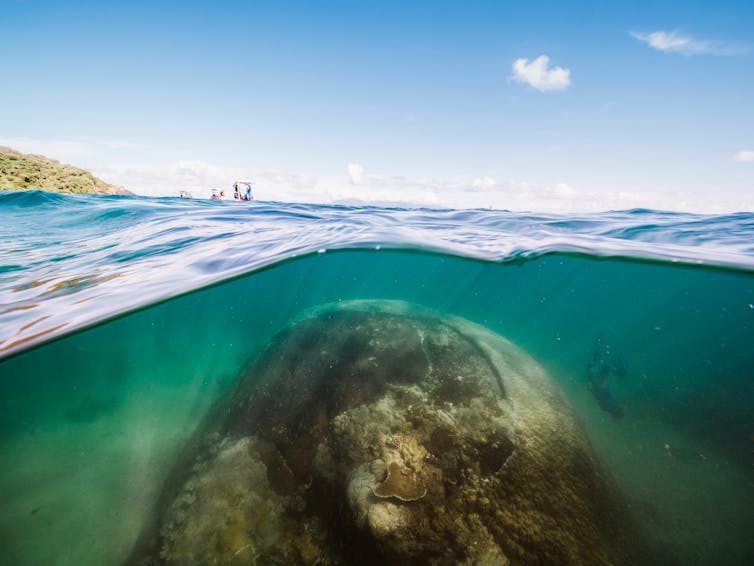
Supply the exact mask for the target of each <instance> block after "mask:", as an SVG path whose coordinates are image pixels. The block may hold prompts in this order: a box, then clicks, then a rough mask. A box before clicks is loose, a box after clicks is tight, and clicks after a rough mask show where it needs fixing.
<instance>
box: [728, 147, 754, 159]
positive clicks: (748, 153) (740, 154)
mask: <svg viewBox="0 0 754 566" xmlns="http://www.w3.org/2000/svg"><path fill="white" fill-rule="evenodd" d="M733 159H735V160H736V161H754V151H752V150H750V149H742V150H741V151H737V152H736V153H734V154H733Z"/></svg>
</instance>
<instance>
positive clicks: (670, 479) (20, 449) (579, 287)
mask: <svg viewBox="0 0 754 566" xmlns="http://www.w3.org/2000/svg"><path fill="white" fill-rule="evenodd" d="M349 299H400V300H404V301H409V302H412V303H416V304H419V305H423V306H425V307H429V308H432V309H436V310H438V311H441V312H446V313H450V314H453V315H458V316H462V317H465V318H467V319H469V320H471V321H473V322H477V323H480V324H482V325H484V326H487V327H488V328H490V329H492V330H493V331H495V332H498V333H499V334H501V335H503V336H505V337H506V338H508V339H510V340H512V341H513V342H514V343H516V344H517V345H519V346H520V347H522V348H523V349H525V350H526V351H527V352H528V353H529V354H531V355H532V356H533V357H534V358H536V359H537V360H538V361H539V362H540V363H541V364H542V365H544V367H545V368H547V369H548V370H549V372H550V373H551V374H552V376H553V377H554V378H555V380H556V381H557V382H558V383H559V384H560V385H561V387H562V388H563V390H564V391H565V393H566V395H567V397H568V398H569V400H570V401H571V403H572V404H573V406H574V407H575V409H576V412H577V413H578V415H579V416H580V418H581V420H582V422H583V424H584V426H585V429H586V431H587V434H588V436H589V438H590V440H591V441H592V443H593V445H594V447H595V450H596V452H597V454H598V456H599V457H600V459H601V460H602V461H603V462H604V464H605V465H606V467H607V469H608V470H609V472H610V473H611V475H612V476H613V477H614V479H615V481H616V485H617V486H618V488H619V489H620V491H621V492H622V494H623V497H624V498H625V500H626V503H627V505H628V506H629V509H630V513H631V516H632V518H633V519H634V521H635V523H636V524H637V525H638V527H639V530H640V532H641V534H642V537H643V542H642V544H646V545H648V546H649V548H650V550H651V553H652V554H653V555H654V557H655V558H656V561H657V562H658V563H665V564H690V563H694V564H746V563H753V562H754V542H753V541H752V537H751V533H752V532H754V513H752V509H754V473H753V471H754V469H753V466H754V460H753V454H754V453H753V452H752V449H753V448H754V410H753V408H754V307H753V306H752V305H753V304H754V275H752V274H751V273H745V272H736V271H730V270H727V271H726V270H716V269H710V268H699V267H696V268H695V267H688V266H680V265H674V264H663V263H644V262H638V261H637V262H633V261H624V260H601V261H597V260H594V259H589V258H585V257H576V256H561V255H551V256H545V257H541V258H538V259H536V260H532V261H528V262H523V263H520V264H493V263H485V262H478V261H472V260H468V259H461V258H455V257H449V256H439V255H431V254H420V253H412V252H399V251H384V250H383V251H371V252H368V251H361V252H338V253H326V254H318V255H315V256H308V257H305V258H301V259H298V260H293V261H290V262H287V263H284V264H282V265H279V266H277V267H273V268H271V269H268V270H265V271H261V272H258V273H256V274H253V275H251V276H247V277H244V278H240V279H236V280H233V281H229V282H226V283H224V284H221V285H218V286H215V287H212V288H208V289H204V290H201V291H198V292H195V293H193V294H190V295H186V296H183V297H180V298H177V299H174V300H171V301H168V302H165V303H162V304H159V305H156V306H153V307H151V308H148V309H145V310H142V311H139V312H136V313H132V314H130V315H127V316H124V317H122V318H119V319H117V320H113V321H110V322H108V323H105V324H102V325H100V326H98V327H95V328H92V329H89V330H87V331H84V332H80V333H78V334H76V335H72V336H68V337H66V338H63V339H60V340H58V341H56V342H53V343H50V344H47V345H45V346H42V347H39V348H37V349H35V350H32V351H29V352H26V353H24V354H21V355H18V356H16V357H14V358H10V359H8V360H5V361H4V362H0V408H1V409H2V410H1V411H0V458H1V459H2V467H1V468H0V501H2V507H0V547H1V548H2V553H0V562H2V563H3V564H52V563H55V564H109V563H116V564H117V563H120V562H121V561H123V560H124V559H125V558H126V557H127V555H128V552H129V550H130V548H131V547H132V545H133V543H134V541H135V540H136V537H137V536H138V534H139V532H140V529H141V528H142V526H143V525H144V523H145V521H146V519H147V517H148V516H149V513H150V508H151V505H152V504H153V503H154V500H155V498H156V497H157V494H158V493H159V491H160V488H161V484H162V482H163V480H164V479H165V476H166V474H167V471H168V470H169V468H170V466H171V465H172V464H173V463H174V461H175V458H176V456H177V454H178V451H179V450H180V449H181V448H182V447H183V445H184V443H185V441H186V439H187V438H188V437H189V436H190V435H191V433H192V432H193V431H194V430H195V429H196V427H197V426H198V425H199V424H200V422H201V419H202V417H203V416H204V415H205V414H206V413H207V411H208V410H209V408H210V406H211V405H212V403H213V401H215V400H216V399H217V398H218V397H219V396H220V395H221V394H222V393H223V392H225V391H226V390H227V388H228V387H229V385H230V384H232V383H233V381H234V379H235V377H236V376H237V375H238V374H239V372H240V371H241V370H242V368H243V367H245V366H246V365H247V364H248V363H249V361H250V360H252V359H254V357H255V356H257V355H258V354H259V353H260V352H261V350H262V349H263V348H264V346H265V344H266V343H267V341H268V340H269V339H270V338H271V337H272V336H273V335H274V334H275V333H276V332H277V331H279V330H280V329H281V328H283V327H284V326H285V325H286V324H287V323H288V322H289V321H290V320H291V319H294V318H295V317H296V316H298V315H300V313H302V311H304V310H306V309H307V308H310V307H313V306H316V305H318V304H321V303H326V302H336V301H343V300H349ZM597 338H601V340H603V341H606V342H609V344H610V346H611V348H612V350H613V351H614V352H618V353H620V355H621V356H622V357H623V358H624V359H625V361H626V363H627V365H628V373H627V376H626V377H625V379H623V380H619V379H612V380H610V381H609V382H608V386H609V389H610V391H611V393H612V394H613V395H614V397H615V398H616V399H617V400H618V401H619V403H620V404H621V406H622V408H623V409H624V412H625V417H624V418H623V419H615V418H614V417H612V416H611V415H609V414H607V413H605V412H603V411H602V410H601V409H600V408H599V406H598V405H597V403H596V401H595V399H594V397H592V395H591V394H590V392H589V390H588V388H587V381H586V373H585V368H586V364H587V363H588V361H589V359H590V355H591V351H592V348H593V345H594V343H595V340H596V339H597Z"/></svg>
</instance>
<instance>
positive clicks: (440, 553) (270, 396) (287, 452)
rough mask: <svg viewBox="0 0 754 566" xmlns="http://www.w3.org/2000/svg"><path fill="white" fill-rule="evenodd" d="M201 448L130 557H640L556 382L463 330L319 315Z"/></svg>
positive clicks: (539, 560) (309, 560) (380, 315)
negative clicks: (631, 548) (631, 552)
mask: <svg viewBox="0 0 754 566" xmlns="http://www.w3.org/2000/svg"><path fill="white" fill-rule="evenodd" d="M200 437H201V439H200V441H198V442H197V443H196V444H195V445H194V446H193V447H191V448H190V449H189V450H188V454H189V455H188V457H187V458H186V459H185V460H184V461H182V462H180V463H179V464H178V465H177V466H176V470H175V472H174V473H173V474H172V476H171V477H170V479H169V481H168V482H167V484H166V486H165V488H164V490H163V493H162V496H161V498H160V502H159V504H158V506H157V510H156V513H155V516H154V520H153V523H152V525H151V527H150V528H149V530H148V531H147V532H145V533H144V535H143V536H142V539H141V541H140V543H139V544H138V545H137V547H136V548H135V550H134V552H133V554H132V557H131V562H132V563H135V564H163V563H164V564H182V565H183V564H186V565H188V564H249V563H259V564H316V563H319V564H353V563H361V564H426V563H443V564H449V563H463V564H559V565H563V564H629V563H632V560H631V558H630V557H629V545H628V544H627V542H626V541H627V540H628V538H629V537H628V523H627V521H626V520H625V514H624V510H623V506H622V505H621V504H620V502H619V500H618V498H617V497H616V495H615V493H614V491H613V490H612V488H611V487H610V485H609V483H608V480H607V478H606V475H605V474H604V473H603V471H602V469H601V467H600V466H599V464H598V462H597V461H596V460H595V458H594V456H593V454H592V450H591V447H590V445H589V442H588V440H587V438H586V436H585V434H584V432H583V430H582V427H581V426H580V424H579V423H578V422H577V421H576V419H575V417H574V414H573V412H572V411H571V409H570V407H569V406H568V404H567V403H566V402H565V400H564V398H563V396H562V394H561V393H560V391H559V390H558V389H557V387H556V386H555V384H554V382H553V381H552V380H551V379H550V378H549V376H548V375H547V374H546V373H545V371H544V370H543V369H542V368H541V367H540V366H539V365H538V364H537V363H536V362H534V360H532V359H531V358H530V357H529V356H527V355H526V354H525V353H523V352H522V351H521V350H519V349H518V348H516V347H515V346H514V345H513V344H511V343H510V342H508V341H507V340H505V339H504V338H502V337H501V336H498V335H496V334H493V333H492V332H490V331H489V330H486V329H484V328H482V327H480V326H477V325H474V324H472V323H469V322H468V321H464V320H462V319H457V318H450V317H442V318H441V317H438V316H436V315H434V314H433V313H429V312H427V311H424V310H419V309H418V308H417V307H412V306H409V305H407V304H405V303H399V302H392V301H391V302H353V303H344V304H343V305H340V306H337V307H327V308H322V309H320V310H319V311H317V312H315V313H314V315H313V316H312V317H310V318H307V319H304V320H302V321H300V322H298V323H297V324H295V325H293V326H291V327H289V328H288V329H286V330H284V331H283V332H281V333H280V334H279V335H278V336H277V337H276V338H275V339H274V340H273V341H272V343H271V345H270V346H269V348H268V349H267V351H266V352H265V353H264V354H263V355H262V356H261V357H260V358H259V359H258V360H257V361H256V362H255V363H253V364H252V365H251V366H250V367H249V368H248V369H247V370H246V371H245V372H243V374H242V375H241V377H240V380H239V382H238V384H237V387H236V389H235V390H234V391H233V392H232V394H231V395H230V396H229V398H228V399H227V400H226V401H225V402H224V403H222V404H221V405H220V406H219V407H218V410H217V412H216V419H215V420H214V423H210V424H208V425H207V426H206V427H205V428H204V429H203V430H202V432H201V435H200Z"/></svg>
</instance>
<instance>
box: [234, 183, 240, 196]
mask: <svg viewBox="0 0 754 566" xmlns="http://www.w3.org/2000/svg"><path fill="white" fill-rule="evenodd" d="M233 198H234V199H236V200H239V199H240V198H241V193H240V192H239V191H238V181H236V182H235V183H233Z"/></svg>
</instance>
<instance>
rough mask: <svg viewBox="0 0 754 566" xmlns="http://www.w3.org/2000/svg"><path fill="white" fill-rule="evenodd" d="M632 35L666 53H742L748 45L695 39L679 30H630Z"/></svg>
mask: <svg viewBox="0 0 754 566" xmlns="http://www.w3.org/2000/svg"><path fill="white" fill-rule="evenodd" d="M629 33H630V34H631V36H632V37H634V38H635V39H638V40H639V41H643V42H644V43H646V44H647V45H649V46H650V47H652V48H654V49H657V50H658V51H663V52H664V53H680V54H682V55H742V54H743V53H746V51H747V50H748V47H747V46H746V45H742V44H735V43H730V42H722V41H708V40H702V39H695V38H693V37H691V36H689V35H683V34H681V33H680V32H678V31H662V30H659V31H653V32H651V33H640V32H636V31H632V32H629Z"/></svg>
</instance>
